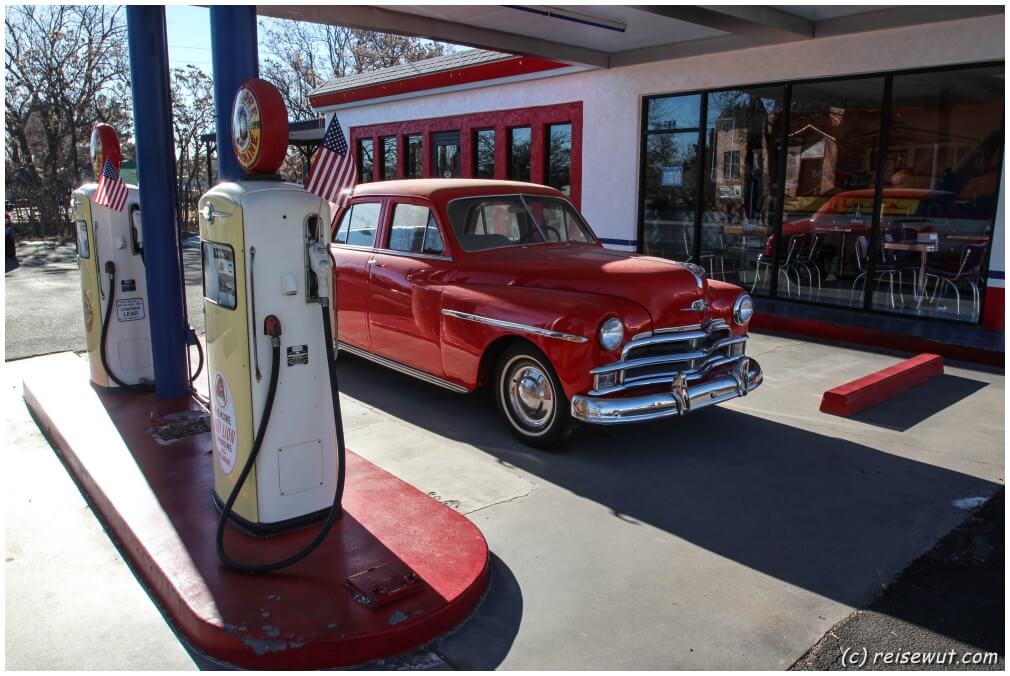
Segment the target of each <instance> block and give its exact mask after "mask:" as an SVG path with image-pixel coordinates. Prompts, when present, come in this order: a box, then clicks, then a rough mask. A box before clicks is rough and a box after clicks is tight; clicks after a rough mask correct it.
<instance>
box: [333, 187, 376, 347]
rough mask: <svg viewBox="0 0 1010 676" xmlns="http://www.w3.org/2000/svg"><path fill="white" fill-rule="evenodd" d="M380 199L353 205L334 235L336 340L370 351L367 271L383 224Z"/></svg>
mask: <svg viewBox="0 0 1010 676" xmlns="http://www.w3.org/2000/svg"><path fill="white" fill-rule="evenodd" d="M382 208H383V201H382V200H381V199H373V200H366V199H363V200H357V201H354V202H352V203H351V204H350V206H348V207H347V209H346V210H345V211H344V213H343V215H342V216H341V218H340V223H339V225H337V229H336V230H335V231H334V233H333V242H332V244H331V245H330V250H331V251H332V253H333V263H334V268H333V269H334V274H335V276H336V280H337V289H336V298H337V300H336V307H337V322H336V324H337V339H338V340H340V341H341V342H344V343H348V344H350V345H353V346H355V347H358V348H361V349H363V350H368V351H371V349H372V348H371V343H370V340H369V335H368V284H369V279H368V269H369V267H370V265H371V260H372V255H373V252H374V249H375V240H376V236H377V234H378V232H379V224H380V223H381V222H382V220H381V217H382Z"/></svg>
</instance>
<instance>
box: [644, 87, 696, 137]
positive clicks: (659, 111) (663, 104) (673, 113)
mask: <svg viewBox="0 0 1010 676" xmlns="http://www.w3.org/2000/svg"><path fill="white" fill-rule="evenodd" d="M646 115H647V119H648V130H649V131H671V130H674V129H678V130H680V129H697V128H698V127H699V126H701V95H700V94H692V95H690V96H667V97H665V98H656V99H650V100H649V103H648V106H647V108H646Z"/></svg>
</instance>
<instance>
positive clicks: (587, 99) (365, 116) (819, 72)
mask: <svg viewBox="0 0 1010 676" xmlns="http://www.w3.org/2000/svg"><path fill="white" fill-rule="evenodd" d="M909 11H914V8H912V7H910V8H909ZM1003 58H1004V27H1003V21H1002V20H1001V19H999V18H997V17H982V18H974V19H963V20H959V21H950V22H944V23H934V24H925V25H921V26H911V27H906V28H900V29H893V30H883V31H874V32H869V33H860V34H856V35H847V36H839V37H833V38H824V39H817V40H812V41H806V42H795V43H790V44H786V45H777V46H771V47H756V48H752V49H747V50H740V51H735V52H726V53H721V54H709V55H704V56H696V57H689V58H683V59H675V60H670V61H662V62H655V63H648V64H642V65H638V66H627V67H623V68H613V69H609V70H592V71H584V72H580V73H574V74H568V75H560V76H555V77H547V78H542V79H535V80H528V81H524V82H516V83H511V84H500V85H494V86H489V87H483V88H478V89H469V90H465V91H456V92H443V93H436V94H432V95H427V96H422V97H418V98H412V99H405V100H399V101H390V102H384V103H382V102H380V103H373V104H370V105H362V106H359V107H354V108H342V109H340V110H339V111H338V114H339V117H340V122H341V125H342V126H343V127H344V128H345V129H348V128H350V127H355V126H361V125H370V124H381V123H386V122H398V121H406V120H412V119H421V118H431V117H441V116H445V115H458V114H462V113H473V112H479V111H490V110H503V109H510V108H522V107H526V106H539V105H547V104H553V103H565V102H569V101H583V145H582V195H583V197H582V210H583V212H584V213H585V215H586V218H587V219H588V220H589V222H590V224H591V225H592V226H593V228H594V229H595V230H596V231H597V233H598V234H599V235H600V236H601V237H604V238H612V239H625V240H634V239H635V238H636V231H637V227H636V220H637V209H638V207H637V204H638V194H637V193H638V183H639V181H638V174H639V152H640V128H641V102H642V97H643V96H646V95H650V94H663V93H675V92H679V91H692V90H697V89H711V88H719V87H731V86H737V85H748V84H760V83H765V82H775V81H782V80H801V79H810V78H820V77H828V76H834V75H856V74H863V73H876V72H882V71H892V70H902V69H911V68H923V67H930V66H942V65H954V64H962V63H977V62H981V61H997V60H1002V59H1003ZM1001 198H1002V195H1001ZM1001 203H1002V202H1001ZM997 229H998V230H1000V229H1002V221H1000V223H999V225H998V226H997ZM994 260H995V257H994ZM1000 262H1001V264H1002V257H1001V258H1000ZM1001 267H1002V265H1001Z"/></svg>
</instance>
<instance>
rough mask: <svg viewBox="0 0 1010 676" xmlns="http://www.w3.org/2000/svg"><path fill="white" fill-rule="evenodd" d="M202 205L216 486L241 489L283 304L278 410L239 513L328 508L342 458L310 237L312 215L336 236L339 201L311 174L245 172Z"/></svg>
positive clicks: (272, 514) (267, 516)
mask: <svg viewBox="0 0 1010 676" xmlns="http://www.w3.org/2000/svg"><path fill="white" fill-rule="evenodd" d="M321 209H322V211H321ZM199 212H200V237H201V240H202V242H201V247H202V255H203V266H204V310H205V315H206V324H207V367H208V371H207V372H208V378H209V382H210V401H211V418H212V428H213V429H212V433H211V436H212V443H213V456H214V493H215V498H216V500H217V501H218V502H219V504H223V503H224V502H225V501H226V500H227V499H228V497H229V496H230V495H231V492H232V490H233V489H234V487H235V484H236V482H237V480H238V477H239V475H240V472H241V470H242V468H243V467H244V465H245V463H246V461H247V459H248V458H249V456H250V453H251V451H252V446H253V441H254V436H255V434H256V431H257V430H258V429H259V427H260V422H261V420H262V417H263V415H264V408H265V404H266V400H267V396H268V390H269V380H270V378H269V374H270V369H271V360H272V346H271V338H270V337H269V336H267V335H265V333H264V320H265V318H266V317H267V316H268V315H273V316H275V317H277V319H279V320H280V324H281V327H282V334H281V336H280V363H279V378H278V381H277V389H276V396H275V400H274V406H273V411H272V415H271V418H270V423H269V425H268V426H267V428H266V430H265V434H264V437H263V442H262V445H261V447H260V451H259V455H258V457H257V459H256V463H255V466H254V468H253V469H252V472H251V473H250V475H249V477H248V479H247V480H246V481H245V484H244V485H243V486H242V489H241V490H240V492H239V494H238V497H237V499H236V501H235V504H234V508H233V510H232V517H233V518H235V519H236V520H237V521H238V522H239V523H240V524H241V525H243V526H245V527H247V528H249V529H250V530H253V531H263V532H268V531H271V530H278V529H282V528H285V527H287V526H291V525H294V524H296V523H298V522H300V521H303V520H305V521H307V520H311V519H314V518H319V517H322V516H324V515H325V514H326V513H327V511H328V510H329V508H330V506H331V504H332V502H333V496H334V491H335V488H336V483H337V476H338V469H339V467H338V463H339V460H338V454H337V431H336V425H335V421H334V418H333V402H332V394H331V386H330V380H329V374H328V370H327V357H326V345H325V339H324V328H323V321H322V312H321V307H322V306H321V305H320V303H318V302H315V300H314V299H313V298H312V294H311V289H310V288H309V286H310V283H311V280H312V276H311V275H310V274H308V263H307V259H306V255H307V254H306V252H307V248H306V247H307V232H308V230H309V227H310V225H314V224H315V223H318V224H320V225H319V227H320V229H321V234H322V236H323V237H325V235H326V225H325V224H328V223H329V220H328V208H327V207H326V205H325V202H322V201H321V200H320V199H319V198H318V197H315V196H313V195H311V194H309V193H307V192H306V191H305V190H304V189H303V188H302V187H301V186H298V185H294V184H290V183H284V182H281V181H279V180H245V181H239V182H234V183H221V184H219V185H217V186H215V187H214V188H212V189H211V190H210V191H209V192H207V193H206V194H205V195H204V196H203V197H202V198H201V199H200V205H199Z"/></svg>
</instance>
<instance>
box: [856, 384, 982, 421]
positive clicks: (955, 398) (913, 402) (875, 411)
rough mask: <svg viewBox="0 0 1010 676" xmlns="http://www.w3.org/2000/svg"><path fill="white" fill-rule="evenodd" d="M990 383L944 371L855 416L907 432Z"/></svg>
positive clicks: (857, 418) (860, 419) (859, 419)
mask: <svg viewBox="0 0 1010 676" xmlns="http://www.w3.org/2000/svg"><path fill="white" fill-rule="evenodd" d="M986 385H988V383H986V382H983V381H981V380H974V379H972V378H962V377H960V376H952V375H949V374H944V375H942V376H940V377H938V378H933V379H932V380H930V381H928V382H925V383H923V384H922V385H919V386H918V387H913V388H912V389H910V390H907V391H905V392H902V393H901V394H899V395H898V396H896V397H892V398H891V399H888V400H887V401H885V402H882V403H880V404H877V405H876V406H873V407H871V408H868V409H866V410H865V411H861V412H860V413H858V414H856V415H854V416H852V419H853V420H858V421H859V422H863V423H867V424H869V425H875V426H877V427H883V428H886V429H889V430H896V431H898V432H904V431H905V430H907V429H909V428H910V427H914V426H915V425H918V424H919V423H921V422H922V421H924V420H927V419H928V418H931V417H932V416H934V415H936V414H937V413H939V412H940V411H942V410H944V409H945V408H948V407H950V406H953V405H954V404H956V403H957V402H959V401H961V400H962V399H966V398H967V397H970V396H971V395H973V394H975V393H976V392H978V391H979V390H981V389H982V388H983V387H985V386H986Z"/></svg>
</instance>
